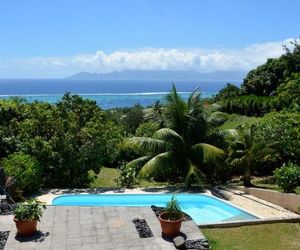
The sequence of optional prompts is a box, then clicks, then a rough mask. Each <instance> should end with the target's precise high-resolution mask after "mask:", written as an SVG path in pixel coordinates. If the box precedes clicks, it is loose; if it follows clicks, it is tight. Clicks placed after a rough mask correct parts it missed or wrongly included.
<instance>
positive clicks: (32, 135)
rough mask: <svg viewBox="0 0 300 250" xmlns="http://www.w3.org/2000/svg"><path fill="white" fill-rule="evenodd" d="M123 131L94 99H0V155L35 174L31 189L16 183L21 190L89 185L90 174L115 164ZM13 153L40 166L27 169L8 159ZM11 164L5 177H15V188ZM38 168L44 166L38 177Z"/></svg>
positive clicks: (68, 96) (34, 165)
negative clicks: (58, 100) (30, 159)
mask: <svg viewBox="0 0 300 250" xmlns="http://www.w3.org/2000/svg"><path fill="white" fill-rule="evenodd" d="M121 131H122V128H120V127H118V126H116V125H115V123H114V122H113V121H111V120H110V119H109V118H108V117H107V115H106V114H105V113H104V112H103V111H102V110H101V109H100V108H99V107H98V106H97V105H96V103H95V102H94V101H90V100H84V99H82V98H80V97H79V96H76V95H70V94H66V95H65V96H64V97H63V98H62V100H61V101H60V102H59V103H58V104H56V105H50V104H47V103H24V102H19V101H16V100H9V101H0V135H1V136H0V154H1V157H2V158H5V157H8V161H4V163H5V164H6V165H8V164H9V162H13V160H14V162H18V161H19V162H22V164H23V165H21V166H22V167H26V168H28V170H27V171H29V173H38V175H37V176H36V178H32V183H31V185H30V188H29V189H28V188H27V185H24V183H22V184H20V185H21V186H22V187H23V191H25V192H26V191H29V190H32V189H34V188H33V187H34V186H35V188H38V187H39V185H38V184H39V183H40V184H41V186H42V187H82V186H86V185H88V184H89V178H88V171H89V170H94V171H95V172H98V171H99V170H100V167H101V166H102V165H104V164H112V163H113V162H114V161H115V159H116V157H117V155H118V150H117V145H118V144H119V142H120V140H121V137H122V134H121ZM15 152H20V153H22V154H26V155H30V157H32V158H33V159H36V160H37V162H38V163H39V164H31V165H30V164H29V163H28V162H27V163H26V162H25V160H27V161H29V160H28V159H27V158H25V159H23V158H24V156H23V157H21V158H20V156H19V155H18V154H17V156H19V157H17V156H15V157H14V158H12V157H10V155H11V154H14V153H15ZM22 154H21V156H22ZM16 157H17V158H16ZM20 164H21V163H20ZM28 164H29V165H28ZM10 165H11V168H9V167H6V168H7V170H8V173H7V174H10V175H13V176H15V177H16V180H17V185H18V182H21V181H22V180H21V179H20V178H18V176H17V174H18V172H17V171H14V168H13V166H12V164H10ZM27 165H28V166H27ZM31 166H32V167H31ZM36 166H42V169H41V173H40V170H38V169H40V167H36ZM19 168H21V167H19ZM31 168H36V169H35V170H34V169H31ZM25 172H26V171H25ZM40 176H41V178H40ZM35 179H40V180H39V183H37V181H36V180H35ZM23 181H24V180H23Z"/></svg>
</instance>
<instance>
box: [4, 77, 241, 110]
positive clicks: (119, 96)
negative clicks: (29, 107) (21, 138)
mask: <svg viewBox="0 0 300 250" xmlns="http://www.w3.org/2000/svg"><path fill="white" fill-rule="evenodd" d="M172 83H174V84H175V85H176V88H177V91H178V92H180V94H181V95H182V97H183V98H184V99H187V97H188V95H189V94H190V93H191V91H193V90H194V89H195V88H196V87H199V90H200V91H201V96H202V98H206V97H212V96H213V95H215V94H216V93H218V91H219V90H220V89H221V88H222V87H224V86H225V85H226V81H196V80H194V81H175V82H173V81H167V80H66V79H0V99H8V98H10V97H12V96H19V97H22V98H24V99H26V100H27V101H28V102H34V101H43V102H49V103H56V102H58V101H59V100H60V99H61V97H62V96H63V94H64V93H65V92H70V93H73V94H78V95H80V96H82V97H83V98H87V99H91V100H94V101H96V103H97V105H99V106H100V107H101V108H103V109H110V108H117V107H120V108H121V107H131V106H133V105H135V104H137V103H139V104H141V105H142V106H149V105H152V104H153V103H154V102H155V101H157V100H159V101H161V102H164V97H165V95H166V93H167V92H169V91H170V90H171V88H172ZM237 85H238V84H237Z"/></svg>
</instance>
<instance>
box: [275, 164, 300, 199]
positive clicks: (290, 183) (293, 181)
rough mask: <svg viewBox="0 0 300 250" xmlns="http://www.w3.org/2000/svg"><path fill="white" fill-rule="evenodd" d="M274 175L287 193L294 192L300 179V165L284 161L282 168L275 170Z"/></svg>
mask: <svg viewBox="0 0 300 250" xmlns="http://www.w3.org/2000/svg"><path fill="white" fill-rule="evenodd" d="M274 176H275V178H276V182H277V184H278V186H279V187H280V188H282V189H283V191H284V192H285V193H292V192H294V191H295V188H296V187H297V186H298V183H299V181H300V167H299V166H297V165H295V164H293V163H287V164H285V163H284V164H283V165H282V167H281V168H277V169H275V170H274Z"/></svg>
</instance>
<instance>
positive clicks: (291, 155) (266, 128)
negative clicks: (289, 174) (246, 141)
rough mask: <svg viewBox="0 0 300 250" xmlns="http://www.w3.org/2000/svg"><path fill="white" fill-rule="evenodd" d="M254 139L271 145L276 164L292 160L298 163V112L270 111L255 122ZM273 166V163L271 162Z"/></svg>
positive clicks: (299, 132) (299, 140)
mask: <svg viewBox="0 0 300 250" xmlns="http://www.w3.org/2000/svg"><path fill="white" fill-rule="evenodd" d="M254 133H255V140H256V141H257V142H263V143H264V144H268V145H272V147H273V148H274V150H275V152H274V153H273V156H276V157H277V159H276V163H277V166H276V167H279V166H281V165H282V164H283V163H284V162H288V161H293V162H296V163H297V164H298V165H299V164H300V114H299V113H296V112H295V113H290V112H272V113H269V114H267V115H265V116H264V117H263V118H262V119H260V120H259V121H257V122H256V123H255V131H254ZM271 164H272V165H273V166H274V163H271Z"/></svg>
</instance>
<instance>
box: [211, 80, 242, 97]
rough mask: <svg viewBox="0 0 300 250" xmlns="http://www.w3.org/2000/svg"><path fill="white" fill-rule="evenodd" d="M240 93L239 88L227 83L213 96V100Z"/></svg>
mask: <svg viewBox="0 0 300 250" xmlns="http://www.w3.org/2000/svg"><path fill="white" fill-rule="evenodd" d="M239 95H240V89H239V87H237V86H236V85H234V84H232V83H227V84H226V87H224V88H222V89H221V90H220V91H219V92H218V94H217V95H216V96H215V97H214V100H215V101H220V100H224V99H232V98H236V97H238V96H239Z"/></svg>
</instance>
